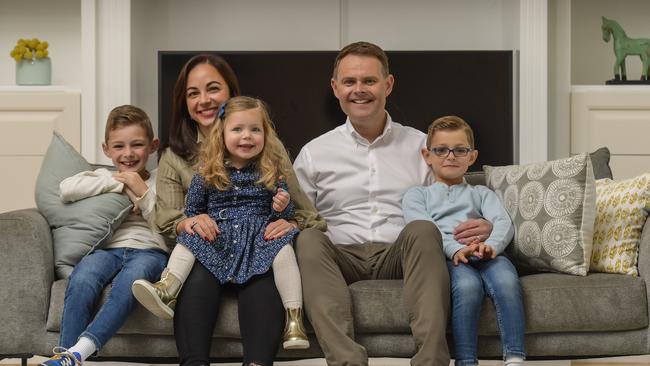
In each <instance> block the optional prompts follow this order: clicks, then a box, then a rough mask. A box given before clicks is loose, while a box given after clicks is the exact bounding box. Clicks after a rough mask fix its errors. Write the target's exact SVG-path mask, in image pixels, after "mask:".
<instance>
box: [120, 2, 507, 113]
mask: <svg viewBox="0 0 650 366" xmlns="http://www.w3.org/2000/svg"><path fill="white" fill-rule="evenodd" d="M131 24H132V54H133V59H132V60H133V65H132V70H133V75H134V81H135V82H134V84H133V87H132V95H133V102H134V103H135V104H137V105H139V106H140V107H142V108H143V109H145V111H147V112H148V113H150V115H151V117H152V121H154V123H155V124H157V121H158V115H157V113H158V112H157V103H158V101H157V78H158V75H157V72H158V71H157V54H156V52H157V50H177V51H179V50H223V51H241V50H338V49H340V48H341V47H342V46H344V45H346V44H348V43H350V42H354V41H358V40H368V41H371V42H375V43H377V44H379V45H380V46H382V47H383V48H384V49H386V50H470V49H471V50H511V49H516V48H518V47H517V44H518V42H519V31H518V26H519V6H518V1H517V0H456V1H447V0H436V1H425V0H402V1H392V0H340V1H331V0H310V1H304V0H275V1H265V0H248V1H232V0H217V1H203V0H163V1H156V0H133V1H132V22H131ZM298 71H299V70H298Z"/></svg>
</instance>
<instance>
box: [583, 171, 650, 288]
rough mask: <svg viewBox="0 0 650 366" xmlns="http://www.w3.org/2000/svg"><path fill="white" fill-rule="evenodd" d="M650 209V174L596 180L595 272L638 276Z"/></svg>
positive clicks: (593, 268) (592, 266)
mask: <svg viewBox="0 0 650 366" xmlns="http://www.w3.org/2000/svg"><path fill="white" fill-rule="evenodd" d="M648 210H650V173H646V174H643V175H640V176H638V177H635V178H631V179H627V180H623V181H618V182H617V181H613V180H611V179H599V180H597V181H596V222H595V224H594V238H593V247H592V252H591V266H590V268H589V270H590V271H592V272H609V273H623V274H629V275H634V276H636V275H638V271H637V258H638V252H639V241H640V239H641V230H642V229H643V225H644V224H645V221H646V219H647V217H648Z"/></svg>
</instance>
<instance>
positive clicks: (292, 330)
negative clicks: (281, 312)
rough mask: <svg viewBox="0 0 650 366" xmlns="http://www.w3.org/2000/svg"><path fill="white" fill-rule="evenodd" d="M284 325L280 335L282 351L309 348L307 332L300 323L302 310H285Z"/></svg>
mask: <svg viewBox="0 0 650 366" xmlns="http://www.w3.org/2000/svg"><path fill="white" fill-rule="evenodd" d="M286 311H287V314H286V324H285V326H284V333H283V334H282V340H283V343H282V347H284V349H305V348H309V341H308V340H307V332H306V331H305V326H304V325H303V323H302V308H289V309H287V310H286Z"/></svg>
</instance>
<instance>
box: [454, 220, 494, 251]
mask: <svg viewBox="0 0 650 366" xmlns="http://www.w3.org/2000/svg"><path fill="white" fill-rule="evenodd" d="M491 233H492V223H491V222H489V221H487V220H485V219H470V220H467V221H465V222H463V223H461V224H460V225H458V226H456V228H455V229H454V239H456V241H457V242H459V243H461V244H465V245H468V244H471V243H473V242H475V241H479V242H482V241H485V240H487V238H489V237H490V234H491Z"/></svg>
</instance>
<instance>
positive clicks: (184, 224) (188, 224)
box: [176, 214, 221, 241]
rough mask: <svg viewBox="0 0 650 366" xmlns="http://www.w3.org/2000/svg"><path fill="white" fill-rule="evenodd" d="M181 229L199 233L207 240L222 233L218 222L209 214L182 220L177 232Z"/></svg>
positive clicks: (190, 232)
mask: <svg viewBox="0 0 650 366" xmlns="http://www.w3.org/2000/svg"><path fill="white" fill-rule="evenodd" d="M181 231H185V232H186V233H188V234H190V235H195V234H197V235H199V236H201V237H202V238H203V239H204V240H207V241H214V240H215V239H216V238H217V235H219V234H221V231H220V230H219V226H217V223H216V222H215V221H214V220H212V219H211V218H210V216H208V215H207V214H200V215H196V216H192V217H188V218H186V219H183V220H181V221H180V222H179V223H178V225H177V227H176V232H181Z"/></svg>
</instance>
